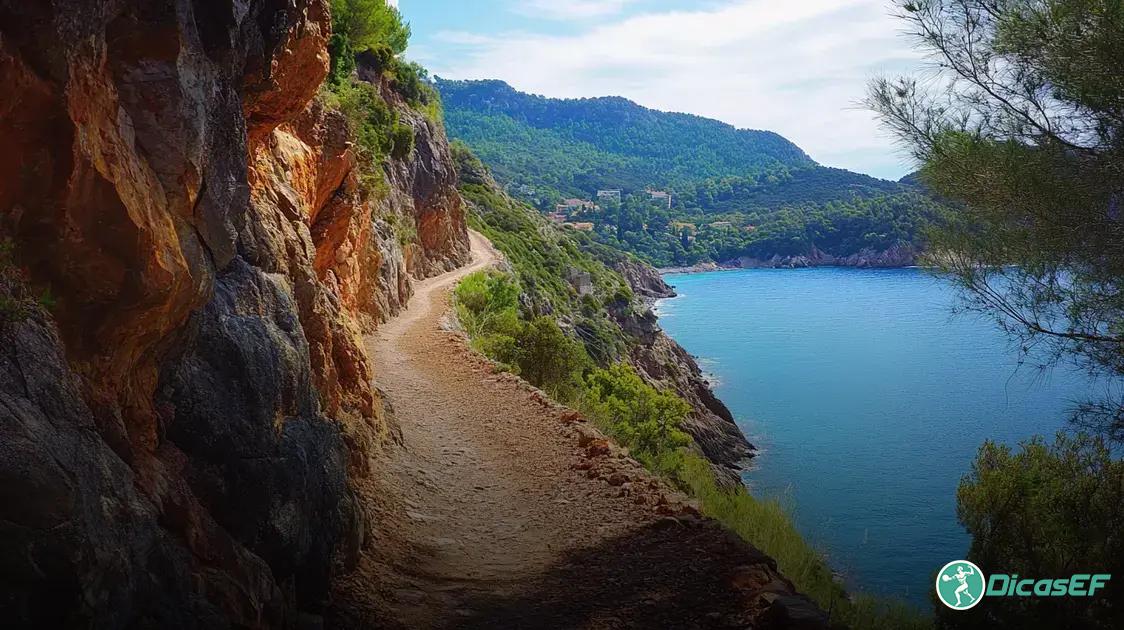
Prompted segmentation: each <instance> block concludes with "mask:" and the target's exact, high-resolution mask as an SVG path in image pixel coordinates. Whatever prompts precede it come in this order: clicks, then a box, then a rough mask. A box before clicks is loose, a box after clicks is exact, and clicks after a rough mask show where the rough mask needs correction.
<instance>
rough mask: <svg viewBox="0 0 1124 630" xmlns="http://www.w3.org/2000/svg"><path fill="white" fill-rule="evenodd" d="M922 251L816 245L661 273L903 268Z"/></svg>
mask: <svg viewBox="0 0 1124 630" xmlns="http://www.w3.org/2000/svg"><path fill="white" fill-rule="evenodd" d="M919 256H920V251H918V250H917V249H915V248H914V247H913V246H911V245H897V246H894V247H891V248H890V249H886V250H880V251H879V250H872V249H864V250H861V251H859V252H856V253H854V254H850V255H848V256H835V255H832V254H829V253H827V252H823V251H821V250H819V249H817V248H816V247H812V251H811V252H809V253H808V254H801V255H797V256H780V255H774V256H772V257H770V258H752V257H749V256H742V257H739V258H735V259H732V260H728V261H725V262H721V263H717V262H713V261H707V262H700V263H695V264H694V265H685V266H679V267H661V268H659V269H657V270H656V271H658V272H659V274H660V275H661V276H662V275H667V274H675V273H705V272H710V271H732V270H735V269H808V268H813V267H848V268H853V269H903V268H907V267H915V266H917V263H918V258H919Z"/></svg>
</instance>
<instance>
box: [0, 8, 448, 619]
mask: <svg viewBox="0 0 1124 630" xmlns="http://www.w3.org/2000/svg"><path fill="white" fill-rule="evenodd" d="M329 36H330V16H329V13H328V2H327V0H287V1H279V0H239V1H237V2H231V1H228V0H215V1H207V2H198V1H190V0H121V1H113V2H111V1H110V0H41V1H36V2H20V1H16V0H0V81H2V82H3V83H2V84H3V85H4V86H5V89H4V94H3V95H2V96H0V139H3V140H4V142H5V150H4V151H3V152H0V239H5V240H7V239H10V240H12V241H13V242H14V243H15V245H16V257H17V259H18V261H19V263H20V264H21V265H23V266H26V267H27V269H28V271H29V275H30V277H31V278H32V281H33V284H34V285H35V286H34V288H35V289H36V290H47V291H49V292H50V295H51V297H52V300H51V302H52V303H53V306H52V307H51V313H52V315H53V319H54V320H55V321H54V322H50V321H40V320H41V319H42V318H39V316H36V317H37V318H38V319H35V320H32V321H29V322H24V323H18V324H10V323H7V322H3V321H0V339H2V340H3V341H4V343H3V344H2V345H0V373H3V376H4V378H3V379H0V400H4V401H7V402H8V403H10V404H6V405H0V479H4V480H6V481H5V483H8V484H10V485H11V484H14V485H11V487H10V488H9V490H10V491H11V494H10V496H15V497H25V498H26V501H22V502H20V501H13V502H6V504H5V505H2V506H0V521H11V522H19V523H25V524H27V527H25V528H23V529H21V533H20V535H19V536H16V537H13V538H12V539H11V540H10V541H8V542H7V543H6V544H8V545H9V547H6V548H10V549H12V550H13V552H12V553H11V554H4V557H2V558H0V574H2V575H3V577H2V578H0V590H3V591H4V592H5V593H6V595H7V594H11V597H8V598H6V599H5V600H4V602H0V608H3V607H4V606H6V605H8V604H11V605H13V606H15V607H16V608H14V609H13V610H16V611H18V615H31V616H28V617H19V616H18V615H17V617H11V616H10V615H7V614H6V615H5V618H6V619H8V620H9V621H10V622H12V623H15V624H16V625H30V626H36V625H39V626H45V627H50V626H52V625H57V623H56V622H58V621H59V619H65V620H68V622H67V623H68V624H69V625H92V626H99V627H102V626H105V627H126V626H130V625H132V626H136V625H146V624H147V622H148V621H151V620H152V619H157V618H191V619H196V620H199V622H200V623H201V624H203V625H224V623H227V624H229V623H233V624H235V625H239V626H241V627H278V626H283V625H286V624H290V623H291V622H292V620H293V619H296V618H297V614H298V613H297V612H296V611H310V610H312V611H314V610H317V609H318V607H319V606H321V604H322V602H323V598H325V597H326V596H327V595H326V594H327V584H328V580H329V578H330V575H331V572H332V571H333V570H334V567H337V566H341V565H346V563H347V562H348V557H349V555H348V554H349V553H351V552H353V550H354V549H355V548H357V546H358V545H359V544H361V540H360V537H361V531H362V527H361V526H360V517H359V514H358V511H357V509H356V508H355V505H354V502H353V499H352V494H351V491H350V489H349V486H348V478H349V475H356V474H363V473H364V467H365V466H366V462H367V461H369V456H370V454H371V451H370V449H371V444H372V442H373V441H374V440H376V439H378V437H379V434H380V432H381V431H382V429H383V427H382V423H383V411H382V405H381V403H380V401H379V399H378V396H377V395H376V393H375V392H374V391H373V388H372V385H371V381H372V377H373V375H372V374H371V370H370V367H369V364H368V362H367V357H366V356H365V353H364V351H363V344H362V342H361V335H362V334H363V333H364V332H366V331H369V330H370V329H371V328H373V327H374V326H375V325H377V323H379V322H381V321H384V320H385V319H386V318H388V317H390V316H391V315H393V314H394V313H396V312H397V311H398V309H400V308H401V307H402V305H403V304H404V302H405V300H406V299H407V298H408V296H409V294H410V279H411V274H413V275H416V276H425V275H430V274H433V273H436V272H438V271H441V270H443V269H447V268H450V267H452V266H455V265H457V264H459V263H460V262H461V261H463V260H464V259H465V258H466V256H467V233H466V231H465V226H464V216H463V207H462V205H461V202H460V198H459V196H458V195H457V194H456V192H455V175H454V174H453V166H452V163H451V160H450V159H449V155H448V146H447V143H446V141H445V138H444V135H443V132H442V131H441V130H440V126H439V125H436V124H434V123H432V122H430V121H427V120H425V118H424V116H422V115H421V114H418V113H417V112H414V111H412V110H410V108H409V107H408V106H406V105H405V104H404V103H402V102H401V101H400V100H397V97H395V96H393V95H392V94H390V93H387V94H385V96H386V98H387V100H388V101H389V102H390V103H391V106H392V107H394V108H395V109H396V110H397V111H399V113H400V119H401V120H402V121H403V122H404V123H406V124H409V125H411V126H412V127H414V129H415V134H416V139H417V150H416V151H415V152H414V153H413V154H412V155H410V156H408V157H406V158H405V159H402V160H397V161H393V162H391V163H388V164H387V165H385V169H386V176H387V177H386V178H387V181H388V184H389V186H388V188H389V193H388V195H386V196H385V198H379V199H374V200H370V201H368V200H367V199H366V198H365V197H364V196H363V195H362V194H361V193H360V191H359V186H358V183H357V177H356V174H355V173H354V172H353V170H354V168H355V159H354V156H353V154H352V149H351V144H350V141H351V139H350V137H349V131H348V128H347V123H346V121H345V120H344V119H343V118H342V117H341V116H340V115H339V114H336V113H332V112H329V111H325V110H324V109H323V108H321V107H320V106H319V105H317V104H316V103H315V102H314V101H315V98H314V97H315V94H316V92H317V90H318V89H319V87H320V84H321V82H322V80H323V78H324V77H325V75H326V73H327V71H328V55H327V52H326V50H325V46H326V42H327V40H328V38H329ZM383 90H384V92H385V91H386V90H385V86H383ZM402 226H406V229H404V230H403V229H398V228H401V227H402ZM415 234H416V236H415ZM30 357H34V359H35V360H34V361H32V360H30V359H29V358H30ZM12 401H14V402H12ZM13 410H14V411H13ZM28 471H31V474H30V476H29V472H28ZM21 484H22V485H21ZM40 497H43V500H39V498H40ZM349 550H351V551H349ZM42 553H45V554H48V556H49V557H48V556H44V558H48V559H49V562H44V563H41V564H40V565H39V566H38V568H36V569H35V570H32V569H30V568H28V567H25V566H23V565H22V564H20V563H21V562H22V560H21V559H22V558H31V557H33V556H35V554H42ZM36 557H37V556H36ZM13 563H14V564H13ZM51 584H74V585H76V586H75V587H74V591H73V592H72V593H69V592H68V594H66V596H65V597H64V596H61V595H58V596H54V597H55V598H54V599H53V600H52V601H53V602H54V603H55V604H56V605H55V606H53V607H52V610H46V609H43V610H40V609H39V608H35V607H28V606H24V605H22V604H20V602H25V603H26V602H32V601H40V600H41V594H40V592H41V589H42V588H47V587H49V586H50V585H51ZM154 594H155V595H159V597H152V595H154ZM21 598H26V599H21ZM36 598H40V599H36ZM3 610H4V611H7V610H8V609H7V608H3ZM13 614H15V613H13ZM302 614H303V613H302ZM146 615H148V616H147V617H146Z"/></svg>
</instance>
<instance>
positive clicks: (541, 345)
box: [516, 317, 589, 399]
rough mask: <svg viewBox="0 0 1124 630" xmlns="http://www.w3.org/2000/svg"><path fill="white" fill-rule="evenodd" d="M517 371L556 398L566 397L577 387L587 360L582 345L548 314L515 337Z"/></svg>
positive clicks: (534, 321) (536, 319) (537, 319)
mask: <svg viewBox="0 0 1124 630" xmlns="http://www.w3.org/2000/svg"><path fill="white" fill-rule="evenodd" d="M516 343H517V346H518V363H519V373H520V374H521V375H523V378H525V379H527V381H529V382H530V383H531V384H532V385H535V386H536V387H540V388H542V389H544V390H546V391H548V392H550V393H551V394H553V395H554V396H555V397H556V398H562V399H567V398H569V397H570V396H572V395H573V393H574V392H575V390H576V388H577V385H578V383H577V378H578V374H579V372H580V370H581V369H582V367H584V366H585V365H586V364H587V363H588V361H589V359H588V358H587V357H586V355H585V351H584V350H583V349H582V347H581V344H579V343H578V342H577V341H574V340H573V339H570V338H569V337H567V336H566V333H564V332H562V329H561V328H559V327H558V324H557V322H555V321H554V319H553V318H550V317H536V318H535V319H534V320H532V321H531V322H530V323H528V324H527V325H525V326H524V327H523V330H522V331H520V333H519V335H518V336H517V337H516Z"/></svg>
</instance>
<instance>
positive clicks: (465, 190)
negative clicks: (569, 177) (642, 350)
mask: <svg viewBox="0 0 1124 630" xmlns="http://www.w3.org/2000/svg"><path fill="white" fill-rule="evenodd" d="M452 152H453V156H454V159H455V160H456V163H457V171H458V174H459V176H460V181H461V185H460V190H461V195H462V197H464V199H465V200H466V201H467V202H468V204H469V207H470V209H471V213H470V215H469V223H470V224H471V225H472V227H473V228H474V229H476V230H479V231H480V232H481V233H483V234H484V235H485V236H487V237H488V238H489V239H490V240H491V241H492V243H493V244H494V245H495V246H496V247H497V248H498V249H499V250H500V251H502V252H503V253H504V255H505V256H506V257H507V259H508V261H509V262H510V263H511V265H512V267H513V269H514V272H515V276H516V279H517V281H518V283H519V286H520V289H521V290H522V292H523V293H524V294H525V295H526V309H525V310H526V311H527V312H526V316H527V318H528V319H531V318H533V317H535V316H537V315H545V314H550V315H552V316H553V317H555V318H559V319H561V318H564V319H567V320H569V321H570V323H571V324H572V326H573V330H574V334H575V335H576V336H577V338H578V339H580V340H581V342H582V344H583V345H584V346H585V349H586V352H587V354H589V356H590V357H591V358H592V359H593V360H594V361H595V362H596V363H597V364H599V365H608V364H609V363H611V362H612V361H614V360H617V359H619V358H620V356H621V354H622V353H623V351H624V349H625V344H626V339H625V336H626V335H625V333H624V332H623V331H621V329H620V327H619V325H618V324H616V323H615V322H614V321H613V320H612V319H610V317H609V315H608V313H606V312H605V311H604V309H596V310H592V309H589V308H583V303H588V300H592V301H594V302H596V303H599V304H604V303H606V302H608V301H609V300H611V299H612V298H613V296H616V295H623V296H625V299H626V300H629V301H631V300H632V293H631V290H630V289H629V288H628V285H627V283H626V282H625V280H624V278H622V277H621V276H620V274H618V273H616V272H614V271H612V270H610V269H609V268H608V267H607V266H606V263H610V264H611V261H612V259H613V258H614V257H619V256H621V254H619V253H611V252H607V251H605V248H604V246H601V245H598V244H597V243H594V242H592V241H590V240H588V239H587V238H583V237H582V236H581V235H577V234H574V233H573V232H570V231H564V230H561V229H559V228H558V227H557V226H555V225H553V224H550V223H548V222H547V221H546V220H545V219H544V218H543V217H542V216H540V215H539V213H538V212H536V211H535V210H534V209H533V208H530V207H528V206H526V205H525V204H523V203H520V202H518V201H515V200H513V199H511V198H510V197H508V196H507V195H504V194H503V193H502V192H500V191H497V190H495V189H494V188H492V187H491V186H490V185H488V184H487V183H485V178H486V173H485V169H484V168H483V166H482V165H481V163H480V161H479V160H478V159H476V157H475V156H474V155H473V154H472V152H471V151H469V150H468V149H467V147H465V146H464V145H463V144H458V143H454V144H453V146H452ZM570 271H581V272H585V273H588V274H589V275H590V278H591V282H592V285H593V294H592V295H590V296H588V300H587V299H586V297H583V296H581V295H580V294H579V293H578V291H577V289H575V287H574V286H573V285H571V284H570V283H569V282H568V281H567V280H566V276H567V274H568V273H569V272H570Z"/></svg>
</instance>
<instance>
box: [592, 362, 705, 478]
mask: <svg viewBox="0 0 1124 630" xmlns="http://www.w3.org/2000/svg"><path fill="white" fill-rule="evenodd" d="M585 385H586V398H585V402H586V405H587V409H588V411H589V412H590V415H592V416H594V417H595V418H596V419H598V420H599V422H600V424H602V425H603V426H604V427H605V429H606V430H607V431H608V432H609V434H610V435H612V436H613V438H614V439H616V440H617V441H618V442H620V443H621V444H624V445H625V446H628V447H629V448H630V449H631V450H632V453H633V455H635V456H636V458H637V459H639V460H640V461H642V462H644V463H645V464H647V465H649V467H650V468H653V469H655V470H657V471H659V472H662V473H665V474H669V475H671V476H675V475H677V474H678V470H679V468H680V466H681V465H682V454H681V453H680V452H679V451H680V449H682V448H683V447H685V446H688V445H689V444H690V443H691V440H690V438H689V437H688V436H687V434H686V433H684V432H683V431H682V430H681V429H680V426H681V425H682V424H683V420H684V419H685V418H686V417H687V414H688V413H690V411H691V407H690V405H688V404H687V403H686V402H684V401H683V399H682V398H680V397H679V396H676V395H675V394H674V393H671V392H667V391H660V390H658V389H656V388H654V387H652V386H651V385H648V384H647V383H645V382H644V380H643V379H641V378H640V375H639V374H637V373H636V371H635V370H633V369H632V368H631V367H629V366H628V365H626V364H624V363H617V364H614V365H612V366H610V367H609V368H607V369H600V368H598V369H594V370H592V371H591V372H590V373H589V374H588V375H586V377H585Z"/></svg>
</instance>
